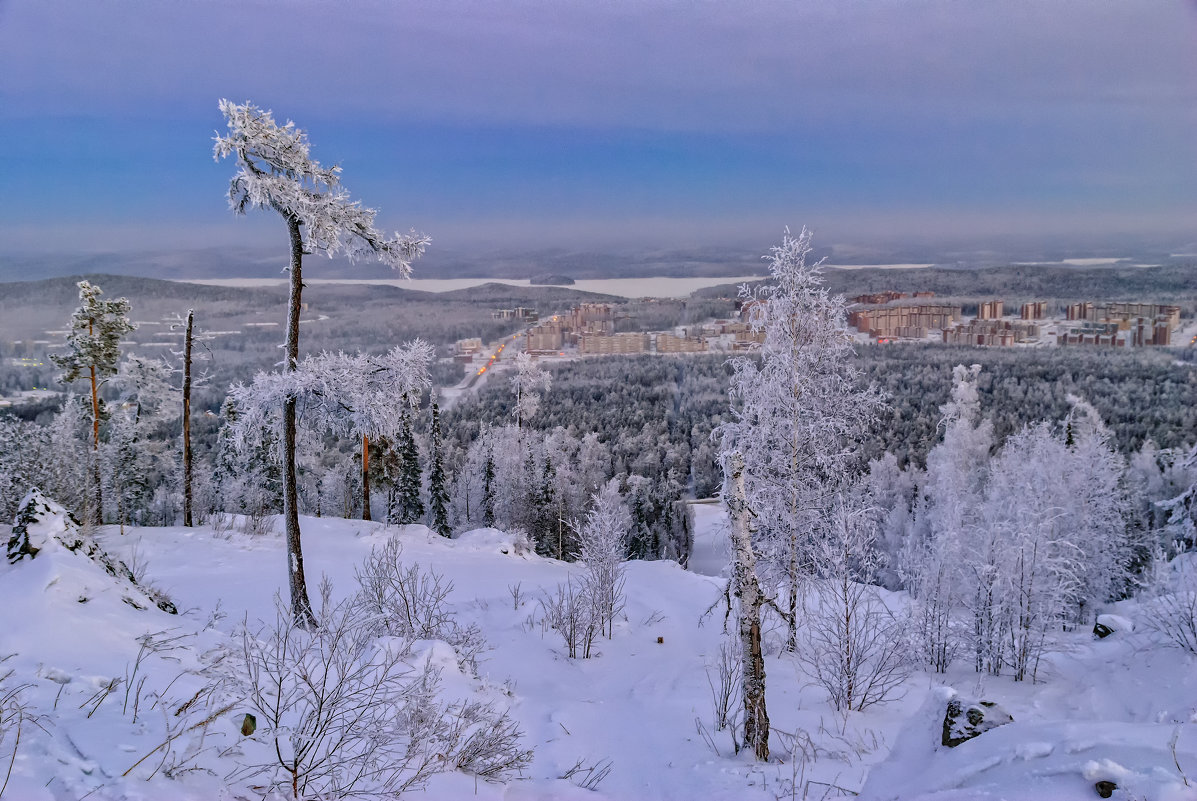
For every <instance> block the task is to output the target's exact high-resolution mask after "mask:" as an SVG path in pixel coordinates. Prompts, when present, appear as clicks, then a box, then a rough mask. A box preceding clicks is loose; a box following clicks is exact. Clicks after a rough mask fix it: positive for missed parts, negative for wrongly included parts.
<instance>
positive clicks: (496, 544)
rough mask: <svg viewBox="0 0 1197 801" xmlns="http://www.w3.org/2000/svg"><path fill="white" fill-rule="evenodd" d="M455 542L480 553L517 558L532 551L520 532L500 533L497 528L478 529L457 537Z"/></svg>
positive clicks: (526, 539)
mask: <svg viewBox="0 0 1197 801" xmlns="http://www.w3.org/2000/svg"><path fill="white" fill-rule="evenodd" d="M453 541H454V542H456V543H459V544H461V545H466V546H469V547H471V548H474V549H475V550H479V551H490V552H495V551H497V552H499V553H501V554H512V555H515V556H524V555H525V554H527V553H528V552H529V551H530V550H531V546H530V545H529V544H528V538H527V537H526V536H521V535H520V534H519V533H518V532H516V533H509V532H506V531H500V530H499V529H497V528H476V529H474V530H473V531H466V532H463V533H462V534H459V535H457V536H456V537H455V538H454V539H453Z"/></svg>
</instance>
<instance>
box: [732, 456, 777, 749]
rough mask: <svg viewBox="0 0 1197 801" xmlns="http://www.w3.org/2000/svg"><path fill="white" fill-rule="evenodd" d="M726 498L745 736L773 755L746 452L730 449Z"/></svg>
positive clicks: (761, 596) (761, 597)
mask: <svg viewBox="0 0 1197 801" xmlns="http://www.w3.org/2000/svg"><path fill="white" fill-rule="evenodd" d="M723 469H724V476H725V480H724V487H723V503H724V504H725V505H726V506H727V512H728V517H729V518H730V520H731V525H730V527H729V528H730V533H731V548H732V574H731V579H730V581H729V586H728V590H729V594H730V596H731V599H734V600H730V601H729V602H730V604H731V606H732V610H731V611H732V612H733V613H734V614H735V618H736V636H737V638H738V641H739V646H740V647H739V653H740V690H741V691H740V697H741V699H742V700H743V702H744V736H743V738H742V742H743V743H744V746H745V747H746V748H751V749H752V754H753V756H755V757H756V758H757V759H759V760H760V761H761V762H768V761H769V711H768V706H767V705H766V703H765V654H764V650H763V648H762V646H761V617H762V610H763V609H764V608H765V603H766V601H767V598H766V596H765V594H764V592H762V590H761V584H760V579H759V578H758V577H757V559H756V548H755V547H754V546H753V542H752V531H751V525H750V522H749V520H750V518H751V516H752V510H751V508H750V507H749V505H748V494H747V491H746V489H745V486H744V457H743V456H742V455H741V454H740V452H739V451H734V450H733V451H724V468H723Z"/></svg>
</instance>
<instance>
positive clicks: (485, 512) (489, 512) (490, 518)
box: [482, 449, 495, 528]
mask: <svg viewBox="0 0 1197 801" xmlns="http://www.w3.org/2000/svg"><path fill="white" fill-rule="evenodd" d="M482 525H484V526H486V527H487V528H493V527H494V525H495V455H494V453H493V452H492V451H491V450H489V449H488V450H487V451H486V466H485V467H484V468H483V471H482Z"/></svg>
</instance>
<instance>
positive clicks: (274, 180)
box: [213, 99, 429, 625]
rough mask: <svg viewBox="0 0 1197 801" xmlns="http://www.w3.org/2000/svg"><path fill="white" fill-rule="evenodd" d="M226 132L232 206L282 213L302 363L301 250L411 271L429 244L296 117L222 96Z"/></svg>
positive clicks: (290, 415) (288, 358)
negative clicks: (381, 221)
mask: <svg viewBox="0 0 1197 801" xmlns="http://www.w3.org/2000/svg"><path fill="white" fill-rule="evenodd" d="M219 105H220V111H221V113H222V114H224V116H225V119H226V120H227V122H228V132H227V133H226V134H225V135H224V136H217V137H216V138H215V147H214V149H213V154H214V157H215V158H216V160H218V161H219V160H220V159H222V158H226V157H233V158H235V159H236V163H237V172H236V173H235V174H234V176H233V178H232V180H231V181H230V183H229V206H230V208H231V209H232V210H233V211H234V212H235V213H237V214H245V213H246V212H247V211H248V210H249V209H251V208H262V209H267V208H268V209H273V210H274V211H276V212H278V214H279V215H280V216H281V217H282V218H283V221H284V222H285V223H286V225H287V233H288V236H289V238H290V253H291V258H290V264H289V266H288V270H289V272H290V296H289V299H288V314H287V340H286V345H285V353H284V361H283V370H284V371H285V372H292V371H294V370H296V369H298V366H299V315H300V311H301V310H302V308H303V302H302V297H301V295H302V292H303V257H304V256H305V255H309V254H315V253H324V254H325V255H327V256H329V257H332V256H335V255H337V254H344V255H346V256H347V257H349V259H351V260H353V259H357V258H364V257H368V258H377V259H379V260H380V261H382V262H383V263H385V264H387V265H388V266H390V267H391V268H393V269H395V270H396V271H398V272H399V274H400V275H401V276H403V277H407V276H409V275H410V274H411V263H412V261H413V260H414V259H416V258H418V257H419V256H420V255H421V254H422V253H423V252H424V248H425V246H426V245H427V244H428V241H429V240H428V238H427V237H424V236H420V235H417V234H416V233H415V232H412V233H410V234H407V235H399V234H396V235H394V236H391V237H388V236H386V235H385V234H383V233H382V232H381V231H379V230H378V229H377V228H376V227H375V225H374V217H375V213H376V212H375V211H374V209H371V208H367V207H365V206H362V205H361V203H360V202H358V201H354V200H351V199H350V196H349V193H348V192H347V191H346V190H345V189H344V188H343V187H342V186H341V168H340V167H325V166H323V165H321V164H320V162H318V161H316V160H315V159H313V158H312V157H311V147H310V145H309V143H308V137H307V134H306V133H305V132H304V131H302V130H300V129H298V128H296V127H295V124H294V123H292V122H289V121H288V122H287V123H286V124H285V125H279V124H278V123H277V122H275V120H274V115H273V114H272V113H271V112H270V111H267V110H263V109H261V108H258V107H257V106H255V105H253V104H252V103H244V104H237V103H232V102H230V101H228V100H223V99H222V100H221V101H220V104H219ZM281 400H282V410H283V414H282V418H283V425H282V428H283V438H282V440H283V506H284V516H285V519H286V529H287V535H286V536H287V565H288V571H287V572H288V576H289V585H290V594H291V611H292V614H294V616H295V619H296V621H297V622H299V623H301V624H303V625H311V624H312V623H313V620H314V618H313V615H312V605H311V602H310V600H309V598H308V591H307V583H306V581H305V579H304V573H303V549H302V543H301V541H300V530H299V498H298V478H297V475H296V465H295V448H296V416H297V404H298V398H297V397H295V396H286V397H284V398H282V399H281Z"/></svg>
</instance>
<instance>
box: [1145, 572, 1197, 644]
mask: <svg viewBox="0 0 1197 801" xmlns="http://www.w3.org/2000/svg"><path fill="white" fill-rule="evenodd" d="M1147 591H1148V594H1149V596H1150V599H1149V600H1148V601H1147V602H1146V604H1145V607H1146V611H1147V614H1146V615H1144V616H1143V626H1144V628H1146V629H1147V630H1148V631H1153V632H1155V633H1156V634H1159V635H1161V636H1162V637H1163V639H1164V640H1165V641H1167V642H1168V644H1169V645H1174V646H1176V647H1177V648H1183V649H1184V650H1186V651H1188V652H1189V653H1192V654H1197V558H1195V557H1194V555H1193V554H1182V555H1181V556H1179V557H1177V558H1176V559H1174V560H1173V561H1172V562H1167V561H1166V560H1165V559H1164V556H1163V553H1157V555H1156V562H1155V571H1154V575H1153V576H1152V577H1151V581H1150V584H1149V586H1148V588H1147Z"/></svg>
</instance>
